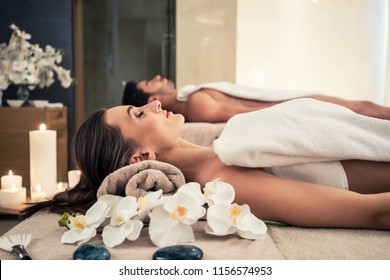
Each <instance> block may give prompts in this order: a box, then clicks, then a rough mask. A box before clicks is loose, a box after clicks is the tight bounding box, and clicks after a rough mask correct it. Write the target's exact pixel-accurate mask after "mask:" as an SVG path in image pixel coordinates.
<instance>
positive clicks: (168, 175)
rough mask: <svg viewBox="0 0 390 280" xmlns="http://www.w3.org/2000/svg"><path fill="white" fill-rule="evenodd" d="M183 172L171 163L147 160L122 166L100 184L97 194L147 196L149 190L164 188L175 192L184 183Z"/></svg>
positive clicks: (166, 190)
mask: <svg viewBox="0 0 390 280" xmlns="http://www.w3.org/2000/svg"><path fill="white" fill-rule="evenodd" d="M185 183H186V182H185V178H184V175H183V173H182V172H181V171H180V169H178V168H177V167H176V166H173V165H171V164H169V163H165V162H161V161H156V160H145V161H141V162H138V163H134V164H130V165H128V166H125V167H122V168H120V169H118V170H116V171H114V172H113V173H111V174H110V175H108V176H107V177H106V178H105V179H104V180H103V182H102V184H101V185H100V187H99V189H98V191H97V196H98V197H100V196H102V195H105V194H113V195H120V196H135V197H141V196H145V195H146V194H147V193H148V192H149V191H157V190H160V189H161V190H163V194H173V193H175V192H176V191H177V189H178V188H179V187H181V186H182V185H184V184H185Z"/></svg>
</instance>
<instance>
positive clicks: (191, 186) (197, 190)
mask: <svg viewBox="0 0 390 280" xmlns="http://www.w3.org/2000/svg"><path fill="white" fill-rule="evenodd" d="M177 192H178V193H187V194H189V195H191V196H192V197H193V198H195V199H196V200H197V201H198V203H199V205H203V204H205V203H206V200H205V196H204V194H203V193H202V191H201V187H200V184H199V183H196V182H190V183H187V184H185V185H183V186H181V187H180V188H179V189H178V190H177Z"/></svg>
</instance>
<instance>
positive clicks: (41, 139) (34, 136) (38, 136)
mask: <svg viewBox="0 0 390 280" xmlns="http://www.w3.org/2000/svg"><path fill="white" fill-rule="evenodd" d="M30 181H31V182H30V183H31V198H32V200H34V199H35V198H39V199H41V198H42V197H50V196H51V195H52V194H54V193H55V191H56V188H57V132H56V131H55V130H46V126H45V125H44V124H41V125H40V126H39V130H33V131H30Z"/></svg>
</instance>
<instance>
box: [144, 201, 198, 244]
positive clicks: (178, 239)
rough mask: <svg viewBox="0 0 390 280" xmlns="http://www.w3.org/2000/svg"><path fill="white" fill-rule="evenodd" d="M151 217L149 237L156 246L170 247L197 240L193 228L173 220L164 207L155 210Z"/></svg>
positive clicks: (150, 214)
mask: <svg viewBox="0 0 390 280" xmlns="http://www.w3.org/2000/svg"><path fill="white" fill-rule="evenodd" d="M149 216H150V223H149V236H150V240H151V241H152V242H153V244H155V245H156V246H159V247H163V246H170V245H175V244H177V243H183V242H192V241H194V240H195V237H194V233H193V230H192V227H191V226H189V225H185V224H181V223H179V222H178V220H172V219H171V216H170V213H169V212H167V211H166V210H164V208H163V207H162V206H159V207H156V208H154V209H153V211H152V212H150V213H149Z"/></svg>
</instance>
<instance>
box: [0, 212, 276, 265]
mask: <svg viewBox="0 0 390 280" xmlns="http://www.w3.org/2000/svg"><path fill="white" fill-rule="evenodd" d="M59 218H60V216H59V215H56V214H49V213H41V214H39V215H35V216H33V217H32V218H30V219H27V220H25V221H23V222H21V223H20V224H18V225H17V226H15V227H14V228H12V229H11V230H10V231H9V232H7V233H6V236H7V235H10V234H18V233H31V234H32V235H33V238H32V241H31V243H30V244H29V245H28V247H27V250H28V252H29V253H30V255H31V257H32V258H33V259H39V260H49V259H65V260H66V259H72V256H73V252H74V251H75V250H76V249H77V245H72V244H71V245H68V244H66V245H63V244H61V243H60V239H61V236H62V233H63V232H64V230H65V229H64V228H60V227H59V226H58V224H57V221H58V219H59ZM203 223H204V222H198V223H197V224H196V226H194V232H195V239H196V241H195V242H194V243H189V244H191V245H195V246H198V247H199V248H201V249H202V250H203V252H204V259H209V260H211V259H217V260H226V259H228V260H229V259H231V260H234V259H237V260H238V259H266V260H275V259H282V258H283V257H282V255H281V254H280V252H279V251H278V249H277V248H276V247H275V245H274V243H273V242H272V240H271V239H270V238H269V236H267V238H266V239H264V240H256V241H251V240H245V239H242V238H240V237H238V236H235V235H232V236H228V237H216V236H212V235H208V234H205V233H204V230H203V226H204V224H203ZM89 243H98V244H103V243H102V240H101V238H100V237H95V238H93V239H92V240H91V241H90V242H89ZM157 249H158V247H156V246H155V245H153V244H152V243H151V241H150V239H149V236H148V233H147V229H144V230H143V232H142V234H141V236H140V237H139V238H138V239H137V240H136V241H133V242H131V241H127V240H126V241H125V242H124V243H123V244H121V245H119V246H117V247H115V248H110V249H109V251H110V253H111V258H112V259H128V260H133V259H134V260H136V259H138V260H148V259H149V260H150V259H151V258H152V255H153V253H154V252H155V251H156V250H157ZM0 259H15V256H14V255H12V254H11V253H9V252H6V251H3V250H0Z"/></svg>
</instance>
